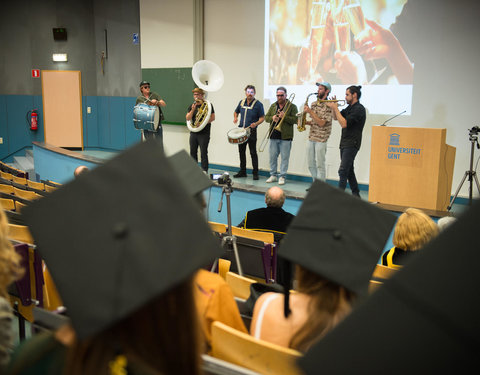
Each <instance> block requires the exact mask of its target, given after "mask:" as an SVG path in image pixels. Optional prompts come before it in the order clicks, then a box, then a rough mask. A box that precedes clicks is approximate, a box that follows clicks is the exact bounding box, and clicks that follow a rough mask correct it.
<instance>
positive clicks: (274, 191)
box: [238, 186, 295, 283]
mask: <svg viewBox="0 0 480 375" xmlns="http://www.w3.org/2000/svg"><path fill="white" fill-rule="evenodd" d="M284 203H285V192H284V191H283V189H282V188H280V187H278V186H273V187H271V188H270V189H268V190H267V192H266V193H265V204H266V205H267V207H263V208H257V209H255V210H251V211H248V212H247V214H246V215H245V219H243V220H242V222H241V223H240V224H239V225H238V226H239V227H241V228H244V229H252V230H258V231H263V232H272V233H273V236H274V239H275V242H277V243H279V242H280V241H281V239H282V238H283V236H284V235H285V232H286V231H287V228H288V226H289V225H290V223H291V222H292V220H293V219H294V217H295V216H294V215H292V214H291V213H290V212H287V211H285V210H284V209H283V208H282V207H283V204H284ZM289 267H290V266H289V265H287V264H286V262H285V261H284V260H283V258H282V257H280V256H277V279H276V281H277V282H278V283H285V282H286V280H285V279H286V278H288V277H289V276H288V275H291V271H290V270H289V269H288V268H289Z"/></svg>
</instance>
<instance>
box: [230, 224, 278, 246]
mask: <svg viewBox="0 0 480 375" xmlns="http://www.w3.org/2000/svg"><path fill="white" fill-rule="evenodd" d="M232 234H233V235H234V236H237V237H244V238H251V239H252V240H258V241H263V242H265V243H269V244H273V242H274V238H273V233H270V232H258V231H255V230H250V229H243V228H238V227H232Z"/></svg>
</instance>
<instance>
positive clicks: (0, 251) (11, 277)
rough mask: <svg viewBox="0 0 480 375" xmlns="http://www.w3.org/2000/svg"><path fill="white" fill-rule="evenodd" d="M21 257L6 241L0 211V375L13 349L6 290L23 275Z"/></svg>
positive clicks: (6, 234) (4, 227) (4, 224)
mask: <svg viewBox="0 0 480 375" xmlns="http://www.w3.org/2000/svg"><path fill="white" fill-rule="evenodd" d="M20 264H21V257H20V255H19V254H17V253H16V251H15V249H14V248H13V245H12V243H11V242H10V240H9V239H8V221H7V218H6V216H5V213H4V212H3V210H1V209H0V373H2V371H1V370H2V368H3V367H4V366H5V365H6V364H7V363H8V360H9V358H10V352H11V351H12V349H13V330H12V320H13V314H12V310H11V308H10V302H9V299H8V293H7V288H8V286H9V285H10V284H11V283H13V282H14V281H15V280H18V279H20V277H21V276H22V275H23V269H22V267H21V265H20Z"/></svg>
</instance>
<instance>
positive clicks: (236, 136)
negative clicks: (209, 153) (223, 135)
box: [227, 128, 250, 145]
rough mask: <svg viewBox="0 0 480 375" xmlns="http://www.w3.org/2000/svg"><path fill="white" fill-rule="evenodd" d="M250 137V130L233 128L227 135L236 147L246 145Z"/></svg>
mask: <svg viewBox="0 0 480 375" xmlns="http://www.w3.org/2000/svg"><path fill="white" fill-rule="evenodd" d="M248 137H250V128H233V129H231V130H229V131H228V133H227V138H228V142H229V143H232V144H235V145H241V144H242V143H245V142H246V141H248Z"/></svg>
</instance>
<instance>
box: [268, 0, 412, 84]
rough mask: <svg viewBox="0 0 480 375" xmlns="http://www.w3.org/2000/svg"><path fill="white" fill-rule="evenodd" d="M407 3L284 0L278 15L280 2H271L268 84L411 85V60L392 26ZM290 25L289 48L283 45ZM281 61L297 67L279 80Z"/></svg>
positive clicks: (400, 0)
mask: <svg viewBox="0 0 480 375" xmlns="http://www.w3.org/2000/svg"><path fill="white" fill-rule="evenodd" d="M406 2H407V0H396V1H384V0H303V1H302V0H297V1H291V0H284V1H282V2H281V4H283V5H282V6H283V9H284V12H282V13H278V11H277V9H278V8H279V5H278V3H277V2H276V1H273V0H271V1H270V10H271V13H270V17H269V18H270V29H269V30H270V31H269V37H270V38H269V40H270V42H269V43H270V45H269V52H270V53H271V55H270V59H269V67H268V70H266V72H267V74H268V84H269V85H276V84H285V83H287V84H289V85H306V84H313V83H314V82H317V81H319V80H325V79H327V80H328V81H330V82H332V83H333V84H389V83H400V84H412V82H413V64H412V63H411V62H410V60H409V58H408V56H407V54H406V53H405V51H404V50H403V48H402V45H401V43H400V42H399V40H398V39H397V38H396V37H395V35H394V34H393V32H392V31H391V30H390V27H391V26H392V24H393V23H394V22H395V21H396V19H397V17H398V16H399V15H400V13H401V12H402V9H403V6H404V5H405V3H406ZM305 15H308V16H307V18H306V19H307V24H305ZM280 20H281V21H280ZM302 22H303V24H304V25H305V27H304V28H303V32H300V31H299V30H302V28H301V24H302ZM292 25H294V26H295V27H294V28H293V29H292V30H294V31H295V32H293V31H292V32H291V33H290V34H289V45H288V47H287V46H286V45H285V44H279V43H278V41H279V40H280V39H281V38H285V35H286V33H285V31H286V30H288V28H289V27H292ZM294 36H297V37H298V42H296V43H295V42H293V41H292V38H293V37H294ZM274 41H275V43H274ZM284 49H285V51H284ZM286 50H288V51H286ZM295 51H297V53H295ZM272 56H277V59H275V58H272ZM295 56H296V57H295ZM285 59H296V61H295V62H294V61H291V60H290V61H288V62H286V61H284V60H285ZM279 60H280V61H279ZM277 65H281V66H289V67H293V66H296V69H295V71H294V70H292V69H291V68H289V70H288V71H289V74H288V77H285V76H283V77H282V78H283V80H282V81H279V77H278V75H276V74H274V72H278V69H275V68H274V67H275V66H277ZM285 78H288V80H287V82H286V81H285Z"/></svg>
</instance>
